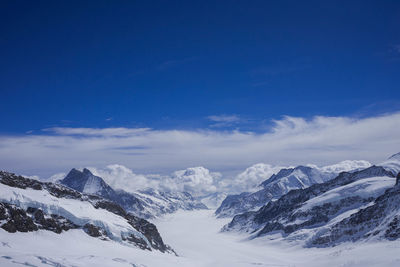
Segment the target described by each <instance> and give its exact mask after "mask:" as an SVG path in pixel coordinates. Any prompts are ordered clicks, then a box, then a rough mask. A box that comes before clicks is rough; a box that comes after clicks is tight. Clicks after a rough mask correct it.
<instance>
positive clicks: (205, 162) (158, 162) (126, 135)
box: [0, 113, 400, 176]
mask: <svg viewBox="0 0 400 267" xmlns="http://www.w3.org/2000/svg"><path fill="white" fill-rule="evenodd" d="M212 119H214V121H215V122H216V123H218V122H217V121H218V120H219V121H220V122H224V121H231V122H234V121H237V118H235V117H234V116H233V117H229V116H227V117H225V120H224V117H218V116H216V117H212ZM399 122H400V113H392V114H386V115H382V116H374V117H367V118H362V119H359V118H351V117H324V116H316V117H313V118H311V119H306V118H301V117H288V116H287V117H283V118H281V119H277V120H273V121H271V127H270V128H269V129H270V130H268V131H266V132H263V133H254V132H241V131H237V130H233V131H226V130H225V131H218V130H154V129H149V128H139V129H136V128H133V129H132V128H104V129H93V128H60V127H59V128H50V129H46V130H45V131H44V132H42V133H41V134H37V133H31V134H27V135H23V136H20V135H18V136H0V147H1V149H0V166H1V169H5V170H10V171H15V172H18V173H24V174H29V175H40V176H46V175H50V174H53V173H57V172H61V171H67V170H69V169H70V168H72V167H79V166H99V167H102V166H106V165H109V164H115V163H118V164H122V165H125V166H127V167H129V168H132V169H134V170H135V171H138V172H144V173H148V172H152V173H154V172H156V173H158V172H161V173H170V172H172V171H174V170H177V169H185V168H187V167H188V166H204V167H206V168H208V169H211V170H213V171H218V172H222V173H228V172H238V171H240V170H243V169H245V168H247V167H248V166H250V165H252V164H254V163H257V162H264V163H269V164H272V165H284V166H287V165H297V164H307V163H313V164H317V165H325V164H330V163H336V162H338V161H341V160H345V159H365V160H368V161H371V162H373V163H377V162H380V161H382V160H384V159H385V158H386V157H387V156H389V155H391V154H393V153H395V152H398V151H400V137H399V136H400V127H399ZM121 148H122V149H121Z"/></svg>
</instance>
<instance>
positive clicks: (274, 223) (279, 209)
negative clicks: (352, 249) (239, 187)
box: [223, 166, 400, 246]
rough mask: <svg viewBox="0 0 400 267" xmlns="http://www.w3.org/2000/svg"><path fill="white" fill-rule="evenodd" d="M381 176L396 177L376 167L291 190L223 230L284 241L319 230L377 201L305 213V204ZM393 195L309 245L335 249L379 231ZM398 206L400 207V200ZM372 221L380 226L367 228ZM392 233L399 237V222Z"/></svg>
mask: <svg viewBox="0 0 400 267" xmlns="http://www.w3.org/2000/svg"><path fill="white" fill-rule="evenodd" d="M381 176H387V177H393V174H392V173H391V172H388V171H386V170H385V169H383V168H382V167H376V166H372V167H370V168H367V169H365V170H361V171H357V172H353V173H348V172H343V173H341V174H339V175H338V177H336V178H335V179H333V180H330V181H328V182H325V183H322V184H315V185H312V186H310V187H309V188H306V189H297V190H292V191H290V192H289V193H287V194H286V195H284V196H282V197H281V198H280V199H278V200H277V201H275V202H270V203H268V204H267V205H265V206H263V207H262V208H260V209H259V210H258V211H253V212H246V213H243V214H240V215H237V216H235V217H234V218H233V220H232V221H231V222H230V223H229V224H228V225H226V226H225V227H224V228H223V230H225V231H230V230H241V231H247V232H250V233H252V232H253V233H254V232H257V234H255V235H254V236H253V237H259V236H262V235H265V234H269V233H273V232H280V233H282V235H283V236H284V237H285V236H287V235H289V234H291V233H293V232H295V231H297V230H300V229H310V228H314V227H319V226H321V225H324V224H326V223H327V222H328V221H329V220H330V219H332V218H334V217H336V216H337V215H339V214H342V213H344V212H346V211H349V210H354V209H357V208H361V207H363V206H364V205H366V204H369V203H372V202H373V201H374V200H375V197H368V196H363V197H361V196H351V195H350V196H348V197H344V198H340V199H338V200H332V201H331V202H327V203H321V204H319V203H315V205H314V206H312V207H311V208H309V209H305V210H302V209H301V207H302V206H303V205H304V203H305V202H306V201H308V200H310V199H312V198H314V197H317V196H320V195H322V194H323V193H325V192H328V191H329V190H332V189H335V188H338V187H341V186H344V185H348V184H350V183H353V182H355V181H358V180H360V179H363V178H368V177H381ZM395 188H398V187H395ZM389 191H390V190H389ZM394 191H395V190H392V191H390V192H392V193H391V194H392V195H393V197H391V198H390V199H391V200H386V201H383V199H388V198H387V197H383V196H381V197H378V198H377V199H376V200H375V204H374V205H373V206H370V207H367V208H365V209H362V210H360V212H358V213H356V214H358V215H355V214H353V215H352V216H350V217H349V219H348V221H343V222H341V223H340V225H338V226H334V227H332V230H331V231H330V232H329V233H330V234H327V233H325V232H324V231H325V230H324V231H322V232H324V234H322V232H321V233H319V234H317V235H316V236H317V237H315V238H314V239H313V241H311V242H310V243H309V244H307V245H309V246H323V245H324V244H325V245H334V244H336V243H337V242H340V240H341V238H343V240H348V239H350V240H353V239H356V237H355V236H359V235H360V232H362V235H363V234H364V233H367V232H368V229H374V228H375V227H377V225H378V224H377V223H381V222H382V221H381V219H382V218H385V209H386V208H387V207H389V206H391V205H392V204H390V203H396V201H397V200H396V201H395V200H394V195H396V194H397V193H395V192H394ZM385 194H388V193H385ZM399 197H400V195H399ZM397 203H398V204H400V200H399V201H398V202H397ZM390 210H391V209H390ZM372 218H381V219H378V220H377V223H370V227H369V228H368V225H369V223H368V222H367V221H371V219H372ZM345 229H347V230H345ZM389 229H391V230H388V231H389V232H388V233H387V236H391V238H394V236H396V235H397V229H398V228H397V221H396V220H394V221H392V224H391V227H389ZM362 235H361V236H362Z"/></svg>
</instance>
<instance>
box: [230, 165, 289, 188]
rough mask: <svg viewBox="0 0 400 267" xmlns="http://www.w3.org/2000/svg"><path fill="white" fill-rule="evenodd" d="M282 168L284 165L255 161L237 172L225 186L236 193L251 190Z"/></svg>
mask: <svg viewBox="0 0 400 267" xmlns="http://www.w3.org/2000/svg"><path fill="white" fill-rule="evenodd" d="M283 168H285V167H281V166H272V165H270V164H265V163H257V164H254V165H252V166H250V167H248V168H247V169H246V170H244V171H243V172H241V173H239V174H238V175H237V176H236V178H235V179H233V180H232V182H231V184H229V183H227V184H226V185H225V187H226V188H229V190H230V191H233V192H236V193H239V192H244V191H246V192H249V191H253V190H255V189H256V188H257V187H258V186H259V185H260V184H261V183H262V182H263V181H265V180H267V179H268V178H270V177H271V176H272V175H273V174H276V173H278V172H279V171H280V170H281V169H283Z"/></svg>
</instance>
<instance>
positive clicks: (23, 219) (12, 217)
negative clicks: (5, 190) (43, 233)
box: [0, 203, 38, 233]
mask: <svg viewBox="0 0 400 267" xmlns="http://www.w3.org/2000/svg"><path fill="white" fill-rule="evenodd" d="M0 214H1V218H3V219H2V220H6V222H5V223H4V224H3V225H2V226H1V228H3V229H4V230H6V231H7V232H10V233H15V232H32V231H37V230H38V227H37V226H36V224H35V223H34V222H33V220H32V218H31V217H29V216H28V215H27V214H26V212H25V211H24V210H23V209H21V208H18V207H16V206H14V205H9V204H7V203H0Z"/></svg>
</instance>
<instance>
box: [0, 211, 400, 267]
mask: <svg viewBox="0 0 400 267" xmlns="http://www.w3.org/2000/svg"><path fill="white" fill-rule="evenodd" d="M213 212H214V211H213V210H197V211H179V212H177V213H174V214H169V215H166V216H165V217H163V218H162V219H158V220H156V221H154V222H155V223H156V224H157V226H158V228H159V230H160V233H161V234H162V236H163V237H164V240H165V242H166V243H168V244H170V245H171V246H172V247H173V248H174V249H175V250H176V252H177V253H178V254H179V257H176V256H174V255H172V254H163V253H160V252H157V251H153V252H150V251H145V250H140V249H138V248H132V247H129V246H125V245H123V244H121V243H116V242H106V241H102V240H99V239H96V238H92V237H90V236H88V235H85V234H82V231H80V230H70V231H68V232H63V233H61V234H56V233H53V232H49V231H37V232H30V233H20V232H18V233H7V232H6V231H4V230H3V229H0V240H1V243H0V266H21V265H22V266H148V267H161V266H182V267H191V266H193V267H203V266H210V267H211V266H398V265H399V263H400V255H399V254H398V251H399V249H400V241H383V242H382V241H381V242H376V243H371V242H369V243H362V242H358V243H348V244H346V245H340V246H337V247H333V248H322V249H321V248H302V247H299V246H297V245H292V244H289V243H282V242H279V243H278V242H275V241H270V240H267V239H258V240H257V239H256V240H252V241H248V240H244V239H245V238H246V237H245V236H243V235H239V234H236V233H220V232H219V230H220V228H221V227H222V225H224V224H225V223H227V219H216V218H215V217H214V215H213Z"/></svg>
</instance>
